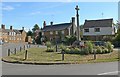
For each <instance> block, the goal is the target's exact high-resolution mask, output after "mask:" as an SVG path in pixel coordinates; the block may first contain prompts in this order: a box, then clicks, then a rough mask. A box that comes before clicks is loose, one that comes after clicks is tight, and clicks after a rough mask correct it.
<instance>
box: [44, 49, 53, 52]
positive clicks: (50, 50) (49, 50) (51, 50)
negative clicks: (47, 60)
mask: <svg viewBox="0 0 120 77" xmlns="http://www.w3.org/2000/svg"><path fill="white" fill-rule="evenodd" d="M46 52H54V49H53V48H48V49H47V50H46Z"/></svg>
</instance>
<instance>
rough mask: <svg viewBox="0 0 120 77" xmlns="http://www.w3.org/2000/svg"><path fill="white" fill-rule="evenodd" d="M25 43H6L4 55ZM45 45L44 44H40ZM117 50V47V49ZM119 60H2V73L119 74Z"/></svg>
mask: <svg viewBox="0 0 120 77" xmlns="http://www.w3.org/2000/svg"><path fill="white" fill-rule="evenodd" d="M20 46H21V47H23V46H24V44H10V45H4V46H2V47H0V48H2V56H3V57H4V56H6V55H7V50H8V48H10V49H11V50H14V48H17V49H18V50H19V47H20ZM39 47H44V46H39ZM115 50H117V49H115ZM117 74H118V62H108V63H95V64H74V65H26V64H11V63H5V62H2V75H117Z"/></svg>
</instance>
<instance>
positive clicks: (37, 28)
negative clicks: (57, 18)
mask: <svg viewBox="0 0 120 77" xmlns="http://www.w3.org/2000/svg"><path fill="white" fill-rule="evenodd" d="M39 29H40V28H39V26H38V24H35V25H34V27H33V29H32V31H33V33H34V32H35V31H36V30H39Z"/></svg>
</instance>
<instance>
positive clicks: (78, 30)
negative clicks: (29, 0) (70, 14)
mask: <svg viewBox="0 0 120 77" xmlns="http://www.w3.org/2000/svg"><path fill="white" fill-rule="evenodd" d="M75 10H76V13H77V14H76V17H77V40H78V41H81V38H80V27H79V14H78V10H80V9H79V8H78V5H77V6H76V8H75Z"/></svg>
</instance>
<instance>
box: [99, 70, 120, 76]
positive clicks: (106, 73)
mask: <svg viewBox="0 0 120 77" xmlns="http://www.w3.org/2000/svg"><path fill="white" fill-rule="evenodd" d="M119 72H120V71H113V72H105V73H101V74H98V75H109V74H114V73H115V74H116V73H117V74H118V73H119Z"/></svg>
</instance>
